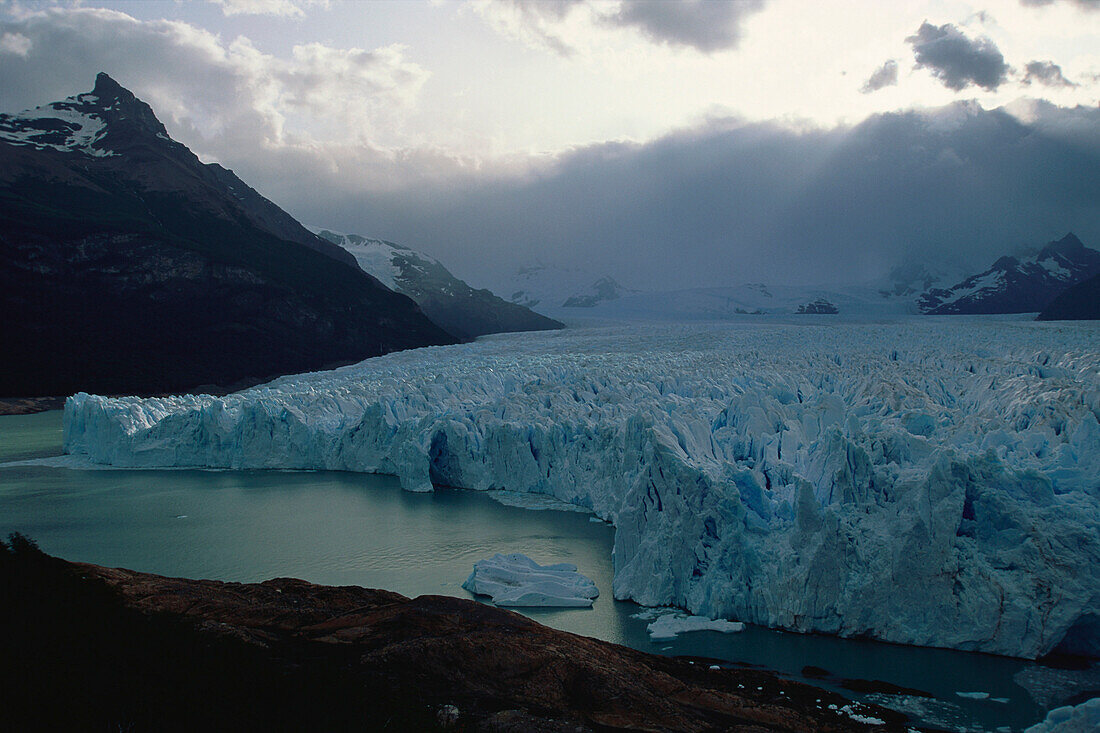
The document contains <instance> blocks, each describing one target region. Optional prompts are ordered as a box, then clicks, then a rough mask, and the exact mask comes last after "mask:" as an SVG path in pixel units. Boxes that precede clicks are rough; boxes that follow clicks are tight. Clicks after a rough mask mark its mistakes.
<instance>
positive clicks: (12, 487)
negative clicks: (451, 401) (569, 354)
mask: <svg viewBox="0 0 1100 733" xmlns="http://www.w3.org/2000/svg"><path fill="white" fill-rule="evenodd" d="M60 415H61V413H60V412H48V413H40V414H37V415H28V416H10V417H9V416H0V462H3V461H13V460H25V459H28V458H38V457H42V456H49V455H57V454H59V453H60V444H61V430H60V422H61V417H60ZM13 531H19V532H22V533H24V534H26V535H28V536H30V537H32V538H34V539H35V540H36V541H37V542H38V543H39V545H40V546H41V547H42V548H43V549H44V550H46V551H47V552H49V553H51V554H55V555H58V556H60V557H64V558H66V559H69V560H77V561H83V562H92V563H97V564H102V565H108V566H120V567H128V568H132V569H135V570H142V571H147V572H153V573H159V574H163V575H176V576H184V577H193V578H215V579H220V580H236V581H260V580H266V579H268V578H272V577H278V576H293V577H298V578H304V579H306V580H309V581H312V582H316V583H325V584H334V585H362V586H368V587H378V588H388V589H390V590H394V591H397V592H399V593H403V594H405V595H408V596H417V595H422V594H443V595H453V596H459V597H467V598H468V597H471V596H470V594H469V593H467V592H466V591H465V590H463V589H462V587H461V584H462V581H463V580H465V578H466V576H467V575H468V574H469V572H470V570H471V568H472V566H473V563H474V562H475V561H476V560H478V559H480V558H483V557H486V556H488V555H491V554H493V553H495V552H522V553H525V554H527V555H530V556H531V557H533V558H535V559H536V560H538V561H539V562H541V563H547V562H572V563H575V564H576V565H577V566H578V567H579V568H580V570H581V571H582V572H583V573H585V574H586V575H588V576H589V577H590V578H592V579H593V580H594V581H595V582H596V585H597V586H598V587H599V589H600V591H601V594H602V595H601V597H600V598H599V599H598V600H597V601H596V603H595V605H594V607H593V608H592V609H591V610H538V609H536V610H529V611H525V613H526V614H527V615H529V616H531V617H532V618H535V619H537V620H538V621H540V622H542V623H545V624H547V625H549V626H553V627H555V628H559V629H563V630H566V631H571V632H574V633H579V634H584V635H587V636H595V637H598V638H601V639H606V640H608V641H613V642H617V643H620V644H626V645H628V646H631V647H634V648H637V649H641V650H643V651H649V652H655V653H662V654H686V655H695V656H702V657H711V658H715V659H720V660H724V661H727V662H731V663H742V664H753V665H760V666H764V667H767V668H770V669H775V670H778V671H780V672H783V673H786V674H789V675H791V676H793V677H798V676H799V675H800V670H801V669H802V668H803V667H804V666H806V665H814V666H817V667H822V668H824V669H827V670H829V671H830V672H832V673H833V674H834V675H835V676H836V677H838V678H840V677H848V678H860V679H875V680H885V681H888V682H891V683H893V684H896V685H900V686H903V687H910V688H916V689H921V690H926V691H928V692H930V693H932V694H934V695H936V697H937V698H938V699H937V700H933V701H924V700H909V699H898V698H881V699H878V700H877V701H878V702H881V703H882V704H889V705H890V706H892V707H896V708H902V709H905V710H906V711H907V712H910V713H914V712H917V710H918V708H917V707H914V705H919V710H921V711H922V712H920V718H921V720H922V721H924V722H926V723H930V724H938V725H943V726H946V727H950V728H954V729H970V730H993V729H995V728H997V727H1000V726H1008V727H1010V728H1012V729H1020V728H1022V727H1024V726H1026V725H1029V724H1031V723H1033V722H1035V721H1037V720H1039V719H1040V718H1041V717H1042V715H1043V713H1044V708H1045V707H1046V705H1040V704H1037V703H1036V702H1035V700H1033V699H1032V696H1031V695H1030V694H1029V693H1028V691H1027V690H1025V689H1024V688H1023V687H1021V686H1020V685H1019V684H1017V682H1016V681H1015V680H1014V677H1015V676H1017V675H1021V673H1022V674H1023V675H1024V676H1036V677H1038V676H1042V677H1048V678H1052V679H1053V682H1052V684H1055V685H1058V684H1061V685H1063V686H1064V685H1066V684H1071V683H1073V682H1075V681H1076V683H1077V684H1084V683H1083V682H1081V681H1080V680H1079V679H1076V678H1073V676H1072V675H1070V674H1069V673H1061V672H1057V671H1053V670H1047V669H1045V668H1041V667H1038V665H1034V664H1030V663H1025V662H1021V661H1018V660H1011V659H1005V658H1000V657H993V656H988V655H981V654H966V653H962V652H953V651H945V650H934V649H919V648H912V647H903V646H897V645H891V644H881V643H875V642H863V641H852V640H842V639H837V638H832V637H824V636H804V635H797V634H789V633H783V632H777V631H771V630H767V629H762V628H757V627H751V626H750V627H747V628H746V630H745V631H744V632H742V633H739V634H729V635H723V634H718V633H715V632H701V633H695V634H686V635H682V636H680V637H679V638H678V639H677V640H675V641H674V642H660V643H656V644H655V643H651V642H650V641H649V638H648V635H647V634H646V629H645V627H646V622H645V621H642V620H639V619H636V618H632V614H635V613H638V612H639V611H640V610H641V609H640V608H639V607H638V606H636V605H635V604H633V603H627V602H621V601H614V600H613V599H612V598H611V578H612V567H611V547H612V540H613V529H612V528H611V527H609V526H607V525H605V524H603V523H600V522H593V521H591V520H590V517H589V516H588V515H586V514H580V513H575V512H560V511H531V510H527V509H519V508H515V507H508V506H503V505H501V504H499V503H497V502H495V501H493V500H492V499H491V498H489V497H488V496H486V495H485V494H483V493H480V492H475V491H462V490H454V489H447V490H438V491H436V492H434V493H431V494H413V493H409V492H405V491H402V490H401V488H400V486H399V485H398V482H397V480H396V479H394V478H392V477H388V476H372V475H364V474H354V473H343V472H330V471H318V472H283V471H193V470H179V471H130V470H71V469H62V468H48V467H42V466H19V467H4V466H0V534H3V535H7V534H8V533H9V532H13ZM1067 680H1068V681H1067ZM960 691H961V692H969V691H981V692H988V693H990V697H991V698H1006V699H1007V700H1008V702H1006V703H998V702H993V701H992V700H978V701H975V700H967V699H963V698H960V697H958V696H957V695H956V694H955V693H956V692H960ZM845 694H847V695H848V696H849V697H854V698H856V699H864V696H860V695H856V694H854V693H851V692H846V693H845Z"/></svg>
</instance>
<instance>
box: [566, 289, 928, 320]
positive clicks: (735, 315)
mask: <svg viewBox="0 0 1100 733" xmlns="http://www.w3.org/2000/svg"><path fill="white" fill-rule="evenodd" d="M834 309H835V312H838V313H840V314H842V315H843V316H844V317H846V318H847V317H854V318H857V319H859V318H879V317H891V316H899V315H905V314H908V313H910V312H912V311H913V305H912V298H911V297H906V296H890V297H885V296H883V295H882V293H881V292H880V291H879V284H878V283H875V284H872V285H867V286H850V287H839V288H816V287H802V286H791V285H765V284H763V283H744V284H742V285H731V286H724V287H709V288H687V289H684V290H664V291H654V292H645V293H629V294H627V295H624V296H623V297H620V298H616V299H614V300H606V301H603V302H600V303H597V304H595V305H594V306H592V307H591V308H586V309H583V310H582V309H579V308H578V309H575V310H574V311H572V313H570V314H569V315H572V316H574V317H591V318H597V319H601V318H608V319H622V320H645V321H722V320H730V319H742V318H745V317H749V316H764V315H768V316H788V315H795V314H799V313H831V312H834ZM564 312H565V311H564V309H558V310H555V311H553V313H554V314H562V313H564Z"/></svg>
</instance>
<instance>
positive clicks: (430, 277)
mask: <svg viewBox="0 0 1100 733" xmlns="http://www.w3.org/2000/svg"><path fill="white" fill-rule="evenodd" d="M313 231H314V232H316V233H317V235H318V236H320V237H321V238H322V239H325V240H326V241H329V242H332V243H333V244H337V245H339V246H340V247H341V248H343V249H344V250H346V251H347V252H349V253H350V254H351V255H352V256H353V257H354V258H355V261H356V262H358V263H359V267H361V268H362V269H363V270H364V271H365V272H367V273H369V274H371V275H373V276H374V277H376V278H378V280H380V281H381V282H382V283H383V284H384V285H386V286H387V287H389V288H391V289H393V290H396V291H397V292H399V293H403V294H405V295H407V296H409V297H410V298H412V299H413V300H415V301H416V302H417V304H418V305H419V306H420V308H421V309H422V310H423V311H424V313H425V314H426V315H427V316H428V318H430V319H432V320H433V321H435V322H436V323H437V324H439V325H440V326H442V327H443V328H444V329H446V330H447V331H448V332H449V333H452V334H454V335H455V336H458V337H460V338H473V337H475V336H483V335H485V334H490V333H504V332H508V331H545V330H550V329H555V328H562V324H561V323H559V322H558V321H555V320H553V319H552V318H547V317H546V316H543V315H540V314H538V313H534V312H533V311H531V310H528V309H527V308H525V307H524V306H522V305H518V304H516V303H510V302H508V301H506V300H503V299H502V298H499V297H497V296H496V295H493V293H491V292H490V291H488V290H483V289H482V290H477V289H474V288H472V287H470V286H469V285H468V284H467V283H466V282H464V281H462V280H460V279H458V278H457V277H455V276H454V275H452V274H451V272H450V271H449V270H448V269H447V268H446V267H444V266H443V265H442V264H441V263H440V262H439V260H437V259H435V258H433V257H429V256H428V255H425V254H421V253H420V252H417V251H415V250H412V249H410V248H408V247H403V246H401V245H399V244H394V243H393V242H387V241H385V240H382V239H369V238H367V237H362V236H359V235H358V234H340V233H337V232H333V231H330V230H328V229H319V228H315V229H313Z"/></svg>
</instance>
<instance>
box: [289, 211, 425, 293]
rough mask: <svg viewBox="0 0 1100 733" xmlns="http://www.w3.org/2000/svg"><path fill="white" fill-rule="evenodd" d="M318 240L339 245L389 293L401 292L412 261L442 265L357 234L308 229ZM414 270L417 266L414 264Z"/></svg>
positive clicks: (404, 249) (414, 253)
mask: <svg viewBox="0 0 1100 733" xmlns="http://www.w3.org/2000/svg"><path fill="white" fill-rule="evenodd" d="M306 228H307V229H309V230H310V231H311V232H313V233H314V234H316V235H317V236H319V237H321V238H323V239H326V240H328V241H330V242H332V243H334V244H338V245H340V246H341V247H343V248H344V249H346V250H347V251H348V252H350V253H351V255H352V256H353V257H355V261H356V262H358V263H359V267H360V268H361V269H362V270H363V271H364V272H366V273H367V274H369V275H373V276H374V277H375V278H377V279H378V280H380V281H381V282H382V284H383V285H385V286H386V287H387V288H389V289H390V290H398V291H400V290H401V287H400V285H399V284H398V283H399V281H400V280H404V279H406V278H407V274H406V268H407V267H409V264H408V263H407V261H408V260H409V259H412V260H414V261H415V260H419V261H422V262H423V263H425V264H429V265H438V264H439V261H438V260H436V259H434V258H432V257H429V256H428V255H424V254H421V253H419V252H414V251H413V250H411V249H409V248H408V247H402V246H401V245H399V244H394V243H393V242H387V241H386V240H384V239H371V238H369V237H361V236H359V235H358V234H344V233H342V232H334V231H332V230H329V229H324V228H321V227H312V226H311V227H306ZM413 266H415V262H414V264H413Z"/></svg>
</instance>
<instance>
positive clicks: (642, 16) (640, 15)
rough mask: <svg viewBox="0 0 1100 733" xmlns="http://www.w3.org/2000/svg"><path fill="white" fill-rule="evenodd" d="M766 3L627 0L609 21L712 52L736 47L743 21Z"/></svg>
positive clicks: (759, 0)
mask: <svg viewBox="0 0 1100 733" xmlns="http://www.w3.org/2000/svg"><path fill="white" fill-rule="evenodd" d="M763 7H764V0H722V1H719V0H679V1H678V2H659V1H654V0H624V2H623V4H622V6H621V7H620V8H619V10H618V12H617V13H615V14H614V15H611V16H609V18H608V21H609V22H610V23H612V24H614V25H619V26H626V27H634V28H637V29H638V30H640V31H641V32H642V33H644V34H645V35H646V36H647V37H648V38H649V39H650V40H653V41H656V42H658V43H666V44H669V45H671V46H690V47H692V48H694V49H696V50H698V51H702V52H704V53H710V52H712V51H721V50H724V49H729V48H733V47H735V46H736V45H737V43H738V41H740V40H741V22H742V21H743V20H744V19H745V18H746V17H747V16H749V15H751V14H753V13H755V12H757V11H758V10H760V9H761V8H763Z"/></svg>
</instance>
